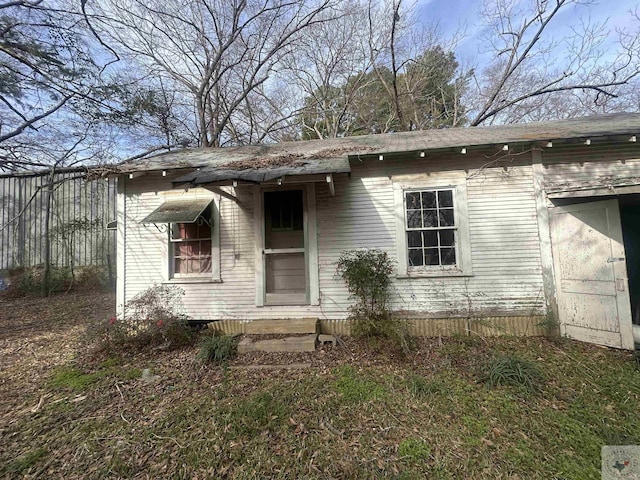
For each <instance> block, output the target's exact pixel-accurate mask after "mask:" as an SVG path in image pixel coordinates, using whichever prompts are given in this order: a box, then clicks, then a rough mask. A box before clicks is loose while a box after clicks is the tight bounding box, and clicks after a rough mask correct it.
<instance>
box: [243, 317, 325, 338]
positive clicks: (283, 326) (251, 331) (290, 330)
mask: <svg viewBox="0 0 640 480" xmlns="http://www.w3.org/2000/svg"><path fill="white" fill-rule="evenodd" d="M245 333H247V334H248V335H267V334H272V333H274V334H298V333H318V319H317V318H312V317H311V318H274V319H268V318H265V319H260V320H252V321H251V322H247V326H246V332H245Z"/></svg>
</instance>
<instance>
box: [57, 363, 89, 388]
mask: <svg viewBox="0 0 640 480" xmlns="http://www.w3.org/2000/svg"><path fill="white" fill-rule="evenodd" d="M97 379H98V376H97V375H96V374H95V373H93V374H92V373H82V371H81V370H79V369H78V368H75V367H68V366H67V367H61V368H60V369H58V371H57V372H56V373H55V374H54V376H53V378H52V379H51V381H50V382H49V384H50V385H51V387H53V388H70V389H72V390H85V389H86V388H87V387H88V386H89V385H91V384H92V383H94V382H95V381H96V380H97Z"/></svg>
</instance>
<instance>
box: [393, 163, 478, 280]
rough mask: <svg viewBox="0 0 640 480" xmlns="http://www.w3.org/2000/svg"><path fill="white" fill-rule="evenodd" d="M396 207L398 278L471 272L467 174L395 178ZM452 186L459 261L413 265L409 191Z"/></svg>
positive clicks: (431, 189)
mask: <svg viewBox="0 0 640 480" xmlns="http://www.w3.org/2000/svg"><path fill="white" fill-rule="evenodd" d="M392 181H393V190H394V211H395V220H396V222H395V223H396V247H397V264H398V274H397V276H398V278H413V277H447V276H471V275H473V272H472V269H471V241H470V236H469V220H468V208H467V186H466V178H464V177H453V178H444V177H440V178H435V176H434V178H429V179H424V178H422V176H416V177H415V178H402V179H393V178H392ZM442 190H450V191H452V196H453V215H454V228H453V230H454V231H455V234H454V239H455V240H454V247H455V255H456V263H455V264H454V265H421V266H411V265H409V246H408V238H407V237H408V232H410V231H416V229H409V227H408V224H407V205H406V193H409V192H427V191H442ZM446 229H449V230H451V228H439V227H437V228H433V227H432V228H428V229H418V230H417V231H423V230H433V231H440V230H446Z"/></svg>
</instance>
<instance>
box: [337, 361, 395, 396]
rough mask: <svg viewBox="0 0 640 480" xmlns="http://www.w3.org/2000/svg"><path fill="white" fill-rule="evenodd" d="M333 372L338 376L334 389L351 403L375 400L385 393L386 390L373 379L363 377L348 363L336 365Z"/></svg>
mask: <svg viewBox="0 0 640 480" xmlns="http://www.w3.org/2000/svg"><path fill="white" fill-rule="evenodd" d="M334 373H335V374H336V375H337V376H338V379H337V380H336V383H335V385H336V389H337V390H338V392H339V393H340V394H341V395H342V397H343V398H344V399H345V400H346V401H348V402H353V403H361V402H368V401H371V400H377V399H379V398H382V397H384V396H385V395H386V394H387V390H386V388H385V387H384V386H383V385H380V384H379V383H377V382H376V381H375V380H373V379H370V378H366V377H363V376H362V375H360V374H359V373H358V372H357V370H356V369H355V368H353V367H351V366H349V365H345V366H344V367H338V368H336V369H335V371H334Z"/></svg>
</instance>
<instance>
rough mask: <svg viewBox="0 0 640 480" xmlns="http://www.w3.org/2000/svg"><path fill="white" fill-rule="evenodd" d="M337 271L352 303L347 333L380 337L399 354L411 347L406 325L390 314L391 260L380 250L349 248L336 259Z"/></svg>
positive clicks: (410, 338)
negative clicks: (350, 322) (398, 351)
mask: <svg viewBox="0 0 640 480" xmlns="http://www.w3.org/2000/svg"><path fill="white" fill-rule="evenodd" d="M336 271H337V274H338V275H339V276H340V277H341V278H342V279H343V280H344V281H345V283H346V284H347V289H348V290H349V293H350V294H351V297H352V298H353V299H354V300H355V303H354V304H353V305H351V306H350V307H349V312H350V315H349V318H350V320H352V322H353V323H352V327H351V334H352V335H353V336H354V337H357V338H384V339H386V340H389V341H390V342H391V343H392V344H393V345H394V346H395V347H397V348H398V349H399V350H400V351H401V352H402V353H403V354H408V353H410V352H411V351H412V350H413V348H414V347H415V342H414V339H413V337H412V336H411V334H410V332H409V325H408V323H407V322H406V321H404V320H399V319H394V318H392V315H391V313H392V312H391V310H390V306H389V305H390V302H391V297H392V290H391V275H392V274H393V263H392V261H391V260H390V259H389V256H388V255H387V253H386V252H383V251H381V250H375V249H371V250H352V251H348V252H343V253H342V255H341V256H340V258H339V259H338V264H337V269H336Z"/></svg>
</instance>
